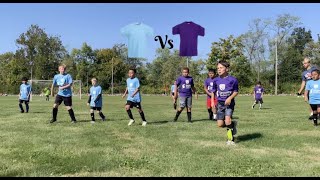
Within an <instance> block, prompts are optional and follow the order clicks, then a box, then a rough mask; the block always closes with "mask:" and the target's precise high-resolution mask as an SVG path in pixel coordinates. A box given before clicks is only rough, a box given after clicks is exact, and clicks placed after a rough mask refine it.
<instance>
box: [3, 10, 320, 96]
mask: <svg viewBox="0 0 320 180" xmlns="http://www.w3.org/2000/svg"><path fill="white" fill-rule="evenodd" d="M15 43H16V45H17V47H18V49H17V50H16V51H15V52H6V53H3V54H0V83H1V86H0V93H8V94H17V93H18V91H19V85H20V84H21V78H22V77H24V76H26V77H28V78H29V79H30V78H31V75H32V79H42V80H51V79H52V78H53V76H54V75H55V74H57V73H58V71H57V67H58V65H59V64H61V63H64V64H66V65H67V71H68V73H70V74H71V75H72V77H73V78H74V79H77V80H81V81H82V82H83V85H82V87H83V88H82V90H83V92H86V91H87V90H88V89H89V87H90V86H91V85H90V84H91V83H90V79H91V77H96V78H97V79H98V80H99V83H100V85H101V87H102V88H103V89H104V90H105V92H106V93H111V90H112V89H111V87H112V72H113V82H114V83H113V87H114V88H113V93H123V92H124V89H125V86H126V84H125V83H126V81H125V80H126V79H127V71H128V69H129V68H130V67H135V68H136V69H137V76H138V77H139V79H140V81H141V85H142V87H141V88H142V89H141V90H142V92H143V93H151V94H162V93H164V92H166V93H169V92H168V91H170V86H171V84H173V81H174V80H175V79H176V78H177V77H178V76H179V75H180V74H181V69H182V68H183V67H185V66H186V62H187V58H186V57H181V56H179V51H178V50H176V49H171V50H169V49H161V48H159V49H157V50H156V57H155V59H154V60H152V61H151V62H146V60H145V59H141V58H128V57H127V52H128V49H127V47H126V46H125V45H124V44H115V45H113V47H111V48H102V49H93V48H92V47H91V46H90V45H88V44H87V43H85V42H84V43H83V45H82V47H81V48H80V49H77V48H74V49H72V50H71V52H68V51H67V50H66V48H65V46H64V45H63V43H62V41H61V40H60V37H59V36H51V35H48V34H47V33H46V32H45V30H44V29H43V28H41V27H39V26H38V25H35V24H32V25H31V26H30V27H29V29H28V30H27V32H25V33H22V34H21V35H20V36H19V37H18V38H17V39H16V40H15ZM276 49H277V53H276ZM276 56H277V59H278V61H277V63H278V64H277V65H278V66H277V67H278V93H296V92H297V90H298V89H299V86H300V83H301V73H302V71H303V66H302V60H303V57H305V56H308V57H310V58H311V59H312V62H313V64H315V65H317V64H319V63H320V43H319V37H318V40H317V41H314V40H313V38H312V35H311V30H308V29H306V28H305V27H304V26H303V24H302V23H301V21H300V18H299V17H295V16H291V15H290V14H282V15H278V16H277V17H276V18H275V19H270V18H269V19H260V18H257V19H254V20H252V21H251V22H250V23H249V29H248V31H247V32H244V33H242V34H241V35H239V36H234V35H229V36H227V37H224V38H220V39H219V41H217V42H212V47H211V52H210V53H209V54H208V59H197V60H195V59H191V60H189V63H188V64H189V68H190V75H191V76H192V77H193V78H194V81H195V86H196V88H197V90H198V92H200V93H204V91H203V82H204V80H205V79H206V78H207V70H208V69H209V68H214V69H215V68H216V64H217V62H218V61H219V60H226V61H228V62H229V63H230V64H231V69H230V74H231V75H233V76H235V77H236V78H237V79H238V80H239V86H240V93H245V94H248V93H251V92H252V90H253V86H254V85H255V83H256V82H257V81H261V83H262V85H263V86H264V87H265V89H266V93H268V94H274V93H275V71H276V64H275V63H276V61H275V60H276ZM31 73H32V74H31Z"/></svg>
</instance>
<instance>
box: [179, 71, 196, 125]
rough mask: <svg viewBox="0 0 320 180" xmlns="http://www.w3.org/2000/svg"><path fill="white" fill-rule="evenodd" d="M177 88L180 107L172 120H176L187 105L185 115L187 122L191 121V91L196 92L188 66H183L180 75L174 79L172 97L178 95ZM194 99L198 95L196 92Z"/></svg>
mask: <svg viewBox="0 0 320 180" xmlns="http://www.w3.org/2000/svg"><path fill="white" fill-rule="evenodd" d="M178 90H179V102H180V108H179V110H177V113H176V116H175V118H174V120H173V121H174V122H176V121H177V120H178V118H179V115H180V114H181V112H182V111H183V109H184V108H185V107H187V116H188V122H189V123H192V121H191V108H192V93H194V94H196V88H195V87H194V83H193V78H192V77H191V76H189V68H187V67H185V68H183V69H182V76H180V77H179V78H178V79H177V80H176V85H175V93H174V97H175V98H177V97H178ZM196 99H198V95H197V94H196Z"/></svg>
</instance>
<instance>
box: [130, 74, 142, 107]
mask: <svg viewBox="0 0 320 180" xmlns="http://www.w3.org/2000/svg"><path fill="white" fill-rule="evenodd" d="M139 87H140V82H139V80H138V78H136V77H135V78H133V79H131V78H128V79H127V88H128V98H127V101H132V102H140V101H141V98H140V92H137V93H136V95H134V96H133V97H131V96H132V94H133V93H134V91H135V90H136V89H138V88H139Z"/></svg>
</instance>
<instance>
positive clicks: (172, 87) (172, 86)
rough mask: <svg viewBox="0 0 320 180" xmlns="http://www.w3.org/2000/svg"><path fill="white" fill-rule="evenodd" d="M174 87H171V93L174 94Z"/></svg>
mask: <svg viewBox="0 0 320 180" xmlns="http://www.w3.org/2000/svg"><path fill="white" fill-rule="evenodd" d="M174 88H175V85H174V84H173V85H171V92H174Z"/></svg>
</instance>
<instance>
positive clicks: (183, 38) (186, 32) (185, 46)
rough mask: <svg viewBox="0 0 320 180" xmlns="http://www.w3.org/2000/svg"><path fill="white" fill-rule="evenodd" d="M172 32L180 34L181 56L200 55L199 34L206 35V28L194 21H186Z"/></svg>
mask: <svg viewBox="0 0 320 180" xmlns="http://www.w3.org/2000/svg"><path fill="white" fill-rule="evenodd" d="M172 34H173V35H175V34H180V54H179V55H180V56H197V55H198V49H197V46H198V36H204V28H203V27H201V26H200V25H198V24H196V23H194V22H191V21H190V22H184V23H181V24H178V25H176V26H175V27H173V28H172Z"/></svg>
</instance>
